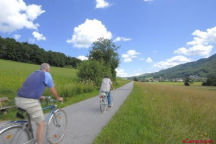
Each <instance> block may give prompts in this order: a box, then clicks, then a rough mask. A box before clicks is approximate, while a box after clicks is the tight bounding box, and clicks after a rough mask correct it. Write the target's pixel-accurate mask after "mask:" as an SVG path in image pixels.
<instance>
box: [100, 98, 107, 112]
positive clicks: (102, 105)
mask: <svg viewBox="0 0 216 144" xmlns="http://www.w3.org/2000/svg"><path fill="white" fill-rule="evenodd" d="M106 107H107V104H106V103H105V101H104V99H102V102H101V104H100V110H101V112H102V113H104V112H105V111H106Z"/></svg>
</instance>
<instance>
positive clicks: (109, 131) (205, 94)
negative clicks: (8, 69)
mask: <svg viewBox="0 0 216 144" xmlns="http://www.w3.org/2000/svg"><path fill="white" fill-rule="evenodd" d="M215 121H216V89H215V87H209V88H207V87H204V88H203V87H202V88H201V86H199V85H198V86H196V85H193V86H183V85H170V84H168V85H167V84H161V83H141V82H134V88H133V90H132V92H131V93H130V95H129V96H128V98H127V99H126V101H125V102H124V103H123V105H122V106H121V107H120V109H119V111H118V112H117V113H116V114H115V115H114V117H113V118H112V119H111V121H110V122H109V123H108V124H107V125H106V126H105V127H104V128H103V130H102V131H101V133H100V134H99V135H98V137H97V138H96V139H95V141H94V144H120V143H124V144H131V143H133V144H180V143H183V140H186V139H188V140H187V141H188V142H189V143H195V142H193V141H189V140H213V142H214V141H216V124H215Z"/></svg>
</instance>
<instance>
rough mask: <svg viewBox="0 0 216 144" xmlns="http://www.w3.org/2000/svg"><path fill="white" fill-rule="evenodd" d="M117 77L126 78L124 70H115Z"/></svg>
mask: <svg viewBox="0 0 216 144" xmlns="http://www.w3.org/2000/svg"><path fill="white" fill-rule="evenodd" d="M116 72H117V76H118V77H127V76H128V74H127V73H126V72H125V71H124V69H116Z"/></svg>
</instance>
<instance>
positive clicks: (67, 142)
mask: <svg viewBox="0 0 216 144" xmlns="http://www.w3.org/2000/svg"><path fill="white" fill-rule="evenodd" d="M132 89H133V82H130V83H128V84H126V85H124V86H122V87H120V88H118V89H114V90H112V91H111V95H112V96H113V99H114V102H113V103H114V106H113V107H112V108H108V110H107V111H106V112H105V113H101V111H100V102H99V101H100V98H99V96H95V97H93V98H90V99H87V100H85V101H82V102H79V103H76V104H73V105H70V106H68V107H65V108H63V109H64V110H65V112H66V113H67V116H68V126H67V132H66V134H65V137H64V139H63V140H62V141H61V142H60V144H91V143H92V142H93V141H94V139H95V138H96V137H97V135H98V134H99V133H100V131H101V130H102V129H103V127H104V126H105V125H106V124H107V122H108V121H109V120H110V119H111V118H112V116H113V115H114V114H115V112H116V111H117V110H118V109H119V107H120V106H121V104H122V103H123V102H124V100H125V99H126V98H127V96H128V95H129V94H130V92H131V90H132Z"/></svg>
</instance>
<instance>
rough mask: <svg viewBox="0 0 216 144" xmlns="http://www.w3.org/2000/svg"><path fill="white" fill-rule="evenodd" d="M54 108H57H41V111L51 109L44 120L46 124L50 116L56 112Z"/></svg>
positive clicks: (52, 106) (54, 106) (51, 106)
mask: <svg viewBox="0 0 216 144" xmlns="http://www.w3.org/2000/svg"><path fill="white" fill-rule="evenodd" d="M56 107H57V106H56V105H50V106H47V107H44V108H42V109H43V110H46V109H51V111H50V112H49V114H48V116H47V117H46V119H45V122H46V124H47V123H48V122H49V119H50V117H51V116H52V114H53V113H54V111H55V110H56V109H55V108H56Z"/></svg>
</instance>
